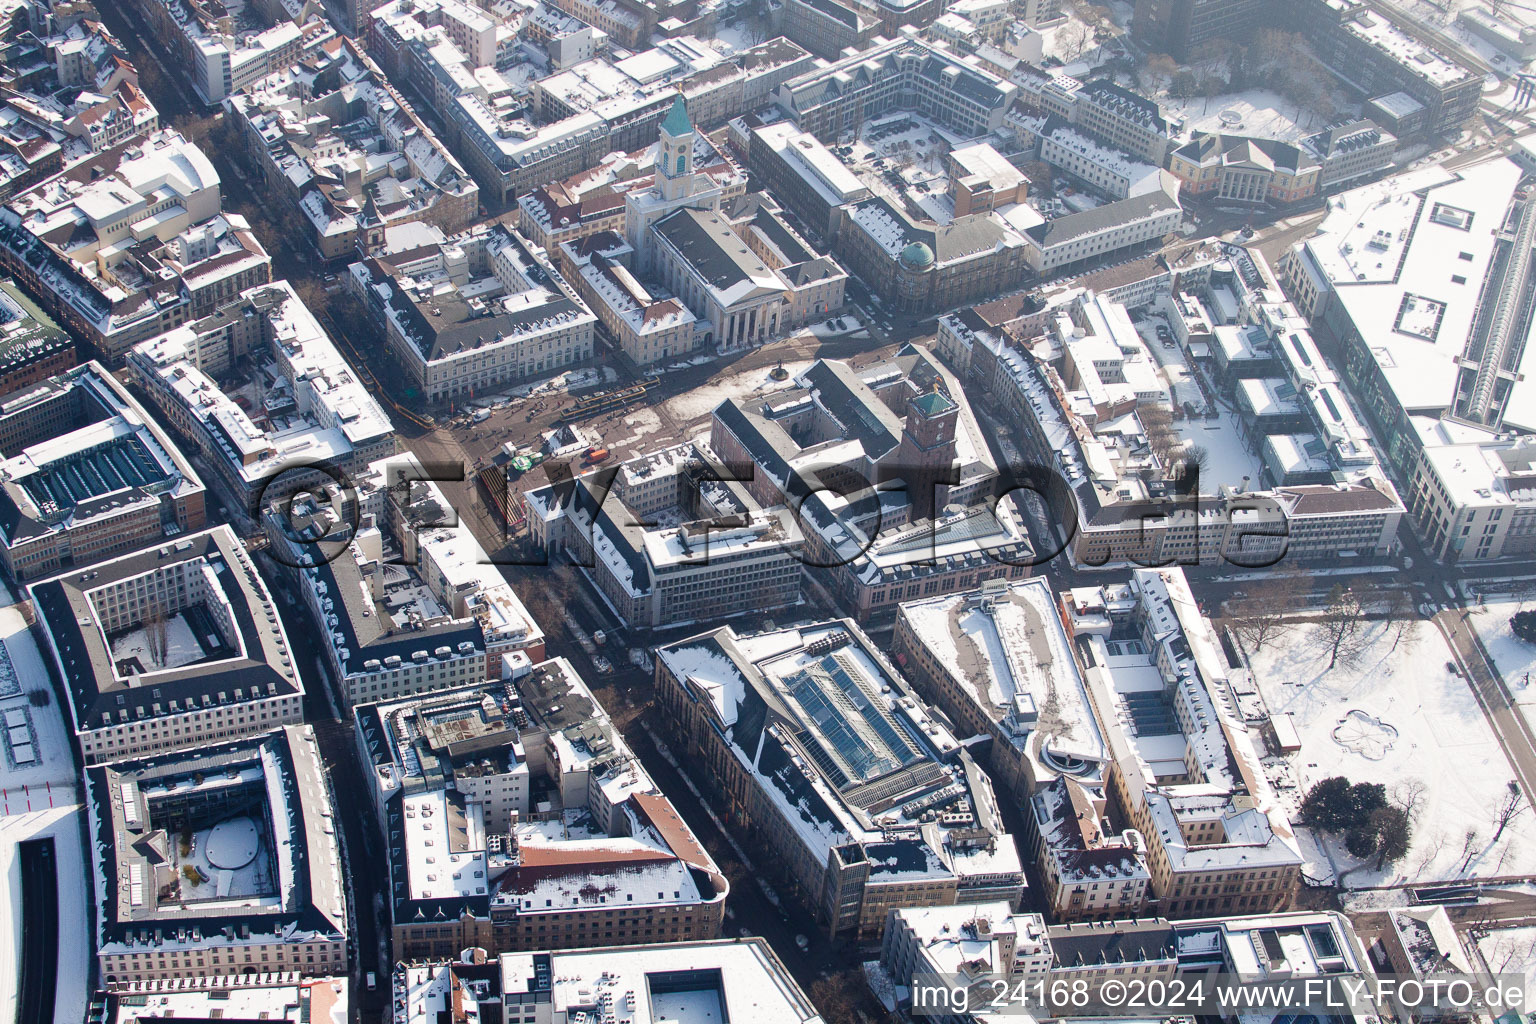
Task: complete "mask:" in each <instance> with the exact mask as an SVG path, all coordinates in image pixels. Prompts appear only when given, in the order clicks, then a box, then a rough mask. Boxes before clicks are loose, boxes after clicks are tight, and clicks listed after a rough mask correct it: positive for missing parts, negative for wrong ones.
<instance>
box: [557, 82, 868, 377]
mask: <svg viewBox="0 0 1536 1024" xmlns="http://www.w3.org/2000/svg"><path fill="white" fill-rule="evenodd" d="M658 134H659V138H658V141H657V147H656V160H655V171H654V174H653V177H652V180H651V183H650V184H649V186H648V187H639V188H635V189H633V190H631V191H629V192H627V193H626V194H625V198H624V232H623V238H622V239H620V238H618V237H617V234H616V233H613V234H612V235H606V236H602V237H601V238H598V237H597V236H594V239H593V240H592V244H589V245H586V246H580V245H578V246H575V247H571V246H567V247H565V248H563V249H562V252H565V253H567V258H568V259H569V260H570V261H571V262H572V263H573V265H577V266H581V267H585V268H587V269H586V270H583V271H581V272H580V274H578V276H579V277H582V280H583V281H585V282H586V284H587V285H588V287H585V288H583V290H582V297H583V298H585V299H586V300H587V301H588V302H591V303H593V308H594V309H596V310H597V312H598V314H599V316H600V317H602V319H603V322H604V323H605V324H606V325H608V327H609V330H610V331H611V332H612V333H613V335H614V338H615V340H616V341H617V342H618V345H619V347H620V348H621V349H622V350H623V352H624V353H625V355H627V356H628V357H629V358H631V359H633V360H634V361H635V362H636V363H637V364H639V365H647V364H649V363H652V362H657V361H660V360H663V359H669V358H677V357H678V356H682V355H686V354H687V353H688V352H691V351H696V350H701V349H710V348H713V349H715V350H717V351H721V352H727V351H734V350H740V349H744V348H751V347H754V346H757V345H761V344H763V343H765V342H767V341H769V340H770V339H772V338H775V337H777V336H778V335H779V334H781V333H782V332H784V331H787V330H790V329H792V328H795V327H799V326H801V325H803V324H805V323H807V322H809V321H810V320H812V319H813V318H816V317H824V316H826V315H828V314H830V313H831V312H833V310H834V309H836V308H839V307H841V306H842V303H843V282H844V281H845V280H846V279H847V272H846V271H844V270H843V269H842V267H840V266H838V264H837V263H836V261H835V260H833V259H832V258H831V257H830V256H826V255H823V254H820V253H818V252H816V251H814V250H813V249H812V248H811V247H810V245H809V243H807V242H806V241H805V240H804V239H803V238H801V237H800V236H799V235H798V234H796V233H795V232H794V231H793V230H792V229H791V228H790V227H789V226H788V225H787V224H786V223H785V222H784V221H783V219H782V217H781V214H780V211H779V210H778V208H777V207H775V206H773V205H772V204H771V203H753V204H750V205H748V206H743V205H742V204H740V203H739V202H733V203H732V205H731V206H730V209H731V211H732V212H731V213H729V214H728V215H727V214H725V213H724V211H722V204H723V203H725V202H726V196H725V189H724V188H723V187H722V186H721V185H720V184H718V183H717V182H716V181H715V179H714V178H712V177H711V176H710V175H708V174H704V173H700V172H698V171H697V169H696V168H695V166H694V161H695V158H696V157H695V154H696V152H697V148H698V143H699V135H698V133H697V132H696V131H695V130H694V127H693V124H692V122H691V121H690V120H689V118H688V109H687V105H686V104H685V102H684V100H683V98H682V96H678V97H677V99H676V100H675V101H674V102H673V104H672V109H671V110H670V111H668V113H667V116H666V118H665V119H664V120H663V121H662V123H661V126H660V129H659V132H658ZM728 216H729V218H730V219H727V217H728ZM592 245H600V247H601V248H603V249H604V253H603V254H602V255H601V258H600V259H599V260H598V261H597V262H598V265H597V266H596V267H595V268H594V267H592V266H589V264H590V263H591V261H592V254H591V253H590V252H586V249H590V248H592ZM588 271H590V273H591V274H592V275H595V276H593V277H592V279H591V280H587V278H586V277H585V276H583V275H585V274H587V273H588ZM599 277H601V278H604V279H606V280H610V281H621V282H623V284H624V286H623V287H621V288H617V290H615V289H613V288H605V287H601V286H600V283H599V282H598V278H599ZM647 282H649V283H647ZM619 292H622V293H624V294H625V295H628V296H629V298H628V299H624V298H622V297H617V298H615V297H614V296H616V295H618V293H619ZM610 293H612V294H610ZM666 303H681V304H682V306H686V307H687V310H686V312H687V313H688V314H691V317H692V321H693V322H692V330H691V332H690V334H689V338H688V340H687V341H686V342H684V341H683V339H682V338H680V337H672V335H671V334H669V335H668V338H667V341H666V343H661V342H658V341H657V340H656V330H654V329H652V328H654V327H655V324H654V323H653V322H652V321H653V319H654V318H653V317H652V316H651V311H653V310H660V309H661V308H662V306H664V305H665V304H666ZM620 306H622V307H623V308H619V307H620ZM631 306H636V307H637V308H638V307H644V309H643V310H641V311H640V315H639V316H638V324H639V326H636V324H635V323H633V322H632V321H636V320H637V317H636V316H632V315H630V314H632V313H635V312H636V309H631V308H630V307H631ZM605 312H608V313H610V314H611V315H607V316H604V315H603V314H604V313H605ZM675 312H676V313H679V314H680V313H682V312H683V311H682V310H677V311H675ZM657 315H660V314H659V313H658V314H657ZM668 315H672V314H668ZM673 318H674V319H677V317H676V316H674V317H673ZM681 333H682V332H681V331H673V332H672V334H681Z"/></svg>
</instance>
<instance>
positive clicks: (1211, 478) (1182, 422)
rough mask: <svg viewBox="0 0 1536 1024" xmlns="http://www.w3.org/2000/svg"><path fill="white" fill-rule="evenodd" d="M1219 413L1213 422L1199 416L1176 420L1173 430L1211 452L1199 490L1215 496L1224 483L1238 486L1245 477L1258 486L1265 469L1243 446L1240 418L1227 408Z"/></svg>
mask: <svg viewBox="0 0 1536 1024" xmlns="http://www.w3.org/2000/svg"><path fill="white" fill-rule="evenodd" d="M1220 412H1221V415H1220V416H1219V417H1218V418H1217V419H1214V420H1208V419H1205V418H1204V417H1196V418H1194V419H1188V418H1186V419H1176V420H1174V421H1173V429H1174V430H1175V431H1176V432H1177V433H1178V435H1179V436H1180V437H1181V438H1183V439H1184V440H1185V441H1188V442H1189V443H1190V444H1192V445H1199V446H1200V447H1202V448H1204V449H1205V450H1206V451H1207V452H1208V453H1209V458H1208V461H1207V463H1206V465H1205V468H1204V469H1202V470H1201V471H1200V490H1201V492H1202V493H1204V494H1214V493H1215V492H1216V488H1218V487H1220V486H1221V485H1222V484H1231V485H1232V486H1234V487H1236V486H1237V485H1239V484H1241V483H1242V482H1243V477H1247V478H1248V480H1249V482H1250V483H1256V482H1257V481H1258V479H1259V476H1260V474H1261V472H1262V470H1263V467H1262V466H1260V465H1259V459H1258V456H1256V455H1254V454H1253V453H1252V452H1250V451H1249V450H1248V447H1247V445H1245V444H1244V443H1243V431H1242V425H1241V424H1240V423H1239V422H1238V419H1237V416H1236V415H1235V414H1233V413H1232V412H1230V411H1228V410H1226V409H1222V410H1220Z"/></svg>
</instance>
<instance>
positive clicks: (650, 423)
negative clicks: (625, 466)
mask: <svg viewBox="0 0 1536 1024" xmlns="http://www.w3.org/2000/svg"><path fill="white" fill-rule="evenodd" d="M623 422H624V426H625V427H628V428H629V434H628V435H627V436H625V437H618V438H614V439H613V440H612V441H610V442H608V447H609V448H618V449H629V448H633V447H634V446H635V445H636V444H637V443H639V441H640V439H641V438H643V437H645V436H646V435H647V434H654V433H656V431H658V430H660V429H661V414H660V413H658V412H657V411H656V410H655V409H641V410H639V411H638V412H632V413H630V414H629V415H628V416H625V417H624V420H623Z"/></svg>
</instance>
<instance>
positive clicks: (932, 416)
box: [896, 388, 960, 519]
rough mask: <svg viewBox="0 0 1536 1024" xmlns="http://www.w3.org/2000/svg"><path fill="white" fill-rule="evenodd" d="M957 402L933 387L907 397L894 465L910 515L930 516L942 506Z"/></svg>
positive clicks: (951, 467)
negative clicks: (905, 491) (905, 486)
mask: <svg viewBox="0 0 1536 1024" xmlns="http://www.w3.org/2000/svg"><path fill="white" fill-rule="evenodd" d="M959 423H960V406H959V405H957V404H956V403H955V402H954V401H953V400H952V399H950V397H949V396H948V395H946V394H944V393H943V392H942V391H940V390H938V389H937V388H935V389H934V390H933V391H928V392H925V393H923V394H920V395H914V396H913V397H911V398H909V399H907V418H906V422H905V424H903V427H902V431H901V448H900V451H899V452H898V453H897V462H896V469H897V470H898V472H899V474H900V477H901V479H902V480H903V481H904V482H905V483H906V485H907V500H908V501H909V502H911V505H912V518H913V519H930V518H932V517H933V516H934V514H935V513H937V512H938V511H939V510H941V509H942V508H943V507H944V503H945V497H946V495H947V494H948V492H949V487H948V485H949V484H951V483H954V482H955V481H956V477H955V432H956V430H957V428H958V427H959Z"/></svg>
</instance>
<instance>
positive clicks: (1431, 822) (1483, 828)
mask: <svg viewBox="0 0 1536 1024" xmlns="http://www.w3.org/2000/svg"><path fill="white" fill-rule="evenodd" d="M1366 628H1367V630H1368V636H1369V639H1370V642H1369V645H1368V646H1367V647H1366V649H1365V650H1364V652H1363V654H1362V655H1361V656H1360V657H1359V658H1358V659H1357V660H1356V661H1355V662H1354V663H1353V664H1351V665H1348V666H1342V665H1341V666H1338V667H1336V668H1333V669H1329V668H1328V654H1327V652H1326V651H1319V650H1318V649H1317V648H1316V647H1315V645H1313V644H1311V643H1309V642H1308V638H1307V630H1308V627H1307V626H1306V625H1305V624H1301V623H1298V624H1296V625H1295V626H1294V627H1293V629H1292V632H1291V633H1290V634H1289V635H1287V636H1286V637H1284V638H1283V639H1282V640H1281V641H1280V642H1279V643H1276V644H1272V645H1270V646H1269V647H1267V648H1266V649H1264V650H1263V651H1260V652H1258V653H1256V654H1253V655H1252V663H1253V668H1254V673H1255V676H1256V677H1257V680H1258V683H1259V687H1260V690H1261V691H1262V693H1263V696H1264V700H1265V703H1266V704H1267V705H1268V708H1269V711H1270V714H1271V715H1276V716H1278V715H1289V716H1290V718H1291V722H1292V724H1293V725H1295V727H1296V731H1297V733H1298V734H1299V735H1300V737H1301V750H1300V751H1299V752H1298V753H1297V754H1294V755H1292V756H1291V757H1290V758H1288V759H1287V761H1288V764H1287V768H1288V769H1289V774H1290V776H1291V777H1292V778H1293V779H1294V781H1295V784H1296V785H1295V788H1294V789H1291V790H1288V791H1286V796H1287V798H1288V799H1289V800H1290V802H1291V809H1292V811H1293V813H1294V811H1295V807H1296V804H1297V803H1299V801H1300V798H1301V796H1302V794H1304V793H1305V792H1306V791H1307V790H1308V789H1309V788H1310V787H1311V786H1312V785H1313V784H1314V783H1316V782H1318V781H1319V780H1321V779H1325V778H1328V777H1329V776H1333V775H1342V776H1344V777H1345V778H1348V779H1350V780H1351V781H1353V782H1379V783H1382V784H1384V785H1385V786H1386V787H1387V794H1388V798H1389V799H1393V800H1397V801H1404V800H1406V799H1407V794H1408V793H1409V792H1410V791H1411V790H1413V789H1415V788H1417V789H1420V790H1421V792H1420V795H1419V796H1418V799H1417V802H1416V805H1415V809H1414V821H1413V841H1412V845H1411V847H1410V848H1409V851H1408V854H1407V855H1406V856H1405V857H1403V858H1402V859H1401V860H1399V861H1397V862H1396V863H1392V864H1388V865H1386V867H1385V868H1383V869H1382V870H1377V869H1376V867H1375V859H1374V858H1372V859H1370V860H1369V861H1368V862H1366V863H1364V864H1360V863H1359V862H1357V861H1355V860H1354V858H1352V857H1351V856H1350V855H1349V853H1348V852H1347V851H1345V850H1344V848H1343V843H1342V842H1341V841H1339V840H1337V839H1333V838H1329V839H1326V840H1324V842H1325V845H1326V847H1327V849H1328V852H1329V855H1330V856H1331V858H1332V861H1333V865H1334V867H1335V868H1336V869H1337V873H1338V874H1339V876H1340V882H1341V883H1342V884H1344V885H1346V886H1349V887H1352V888H1362V887H1366V886H1374V885H1389V884H1398V883H1403V882H1416V881H1417V882H1424V881H1436V880H1448V879H1454V878H1483V877H1492V876H1507V875H1517V874H1531V873H1536V814H1533V812H1532V811H1531V809H1530V808H1529V807H1526V808H1524V809H1523V810H1522V811H1521V813H1520V814H1519V815H1518V816H1516V817H1515V818H1514V819H1513V821H1511V822H1510V824H1509V826H1508V827H1507V828H1506V829H1505V830H1504V834H1503V835H1502V836H1501V837H1500V838H1499V841H1498V843H1497V844H1493V843H1492V842H1491V840H1492V837H1493V834H1494V832H1495V826H1494V824H1493V813H1494V808H1495V807H1497V806H1498V805H1499V804H1500V803H1501V802H1502V801H1503V800H1504V798H1505V796H1506V795H1507V793H1508V792H1509V789H1508V787H1509V782H1510V780H1511V779H1512V778H1513V777H1514V773H1513V771H1512V770H1511V769H1510V766H1509V763H1508V761H1507V760H1506V759H1505V757H1504V753H1503V751H1502V749H1501V748H1500V747H1499V745H1498V742H1497V741H1496V740H1495V739H1494V736H1493V733H1492V731H1491V730H1490V729H1489V727H1488V723H1487V720H1486V719H1485V718H1484V717H1483V713H1482V710H1481V708H1479V706H1478V703H1477V699H1476V698H1475V697H1474V696H1473V694H1472V691H1471V690H1470V689H1469V688H1468V687H1467V684H1466V683H1465V682H1464V681H1463V680H1462V679H1461V678H1460V677H1459V676H1458V675H1456V674H1455V673H1454V672H1452V671H1451V670H1450V669H1448V668H1447V665H1448V663H1450V662H1451V661H1452V655H1451V651H1450V648H1449V647H1448V646H1447V645H1446V643H1445V640H1444V638H1443V637H1441V635H1440V634H1439V632H1438V631H1437V630H1435V628H1434V627H1433V626H1432V625H1430V624H1429V623H1427V622H1421V623H1420V624H1419V626H1418V631H1417V633H1416V637H1417V641H1416V642H1415V643H1412V644H1408V643H1404V644H1400V645H1399V646H1398V648H1397V650H1395V651H1393V650H1392V649H1391V648H1392V638H1391V636H1390V633H1389V628H1388V626H1387V624H1386V623H1385V622H1381V621H1373V622H1369V623H1367V624H1366ZM1469 834H1471V836H1472V838H1471V840H1470V842H1469V840H1468V836H1469ZM1469 854H1470V860H1469ZM1463 862H1467V864H1466V867H1465V868H1463Z"/></svg>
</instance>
